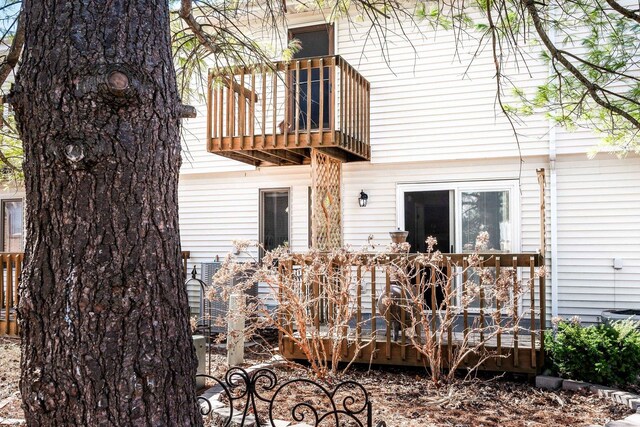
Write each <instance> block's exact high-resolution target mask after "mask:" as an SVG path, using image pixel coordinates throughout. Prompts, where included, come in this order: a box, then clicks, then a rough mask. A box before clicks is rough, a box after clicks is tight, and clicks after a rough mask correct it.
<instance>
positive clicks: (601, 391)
mask: <svg viewBox="0 0 640 427" xmlns="http://www.w3.org/2000/svg"><path fill="white" fill-rule="evenodd" d="M589 391H590V392H591V393H593V394H597V395H598V396H600V397H610V396H611V394H612V393H614V392H616V391H620V390H618V389H615V388H611V387H607V386H604V385H598V384H591V385H590V386H589Z"/></svg>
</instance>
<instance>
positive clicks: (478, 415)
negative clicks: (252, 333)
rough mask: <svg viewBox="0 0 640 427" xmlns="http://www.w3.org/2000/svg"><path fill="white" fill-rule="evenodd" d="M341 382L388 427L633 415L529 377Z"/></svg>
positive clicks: (302, 395)
mask: <svg viewBox="0 0 640 427" xmlns="http://www.w3.org/2000/svg"><path fill="white" fill-rule="evenodd" d="M277 374H278V376H279V381H280V383H282V382H283V381H285V380H289V379H293V378H300V377H305V376H307V375H308V370H307V369H306V368H304V367H300V366H289V367H282V368H278V369H277ZM341 380H342V381H345V380H354V381H357V382H359V383H360V384H362V385H363V386H364V387H365V388H366V390H367V391H368V392H369V395H370V399H371V400H372V403H373V415H374V419H375V420H376V421H379V420H384V421H386V422H387V425H388V426H389V427H430V426H456V427H463V426H474V427H476V426H478V427H480V426H505V427H508V426H587V425H594V424H595V425H604V424H605V423H606V422H607V421H610V420H612V419H621V418H624V417H625V416H627V415H629V414H630V413H631V410H630V409H629V408H627V407H625V406H622V405H618V404H613V403H611V401H609V400H606V399H603V398H599V397H597V396H594V395H592V394H589V393H574V392H565V391H557V392H547V391H541V390H539V389H537V388H535V387H532V386H531V385H530V384H529V383H528V382H527V381H526V378H510V377H500V378H489V377H485V378H478V379H475V380H472V381H467V382H462V381H460V382H457V383H455V384H453V385H452V386H451V387H441V388H436V387H434V386H433V385H432V384H431V383H430V382H429V380H428V378H427V376H426V374H425V373H424V371H422V372H421V371H420V370H407V369H402V370H399V369H396V368H394V369H375V370H370V371H369V370H366V369H362V368H361V369H358V368H356V369H354V370H352V371H350V373H349V374H347V375H346V376H345V377H344V378H341ZM287 395H288V397H287V399H286V400H288V403H289V405H292V404H295V403H297V402H300V401H308V402H314V403H315V404H320V401H321V400H320V399H318V398H317V396H318V393H317V391H312V390H311V389H309V390H299V391H298V392H297V393H296V392H294V393H287ZM281 406H283V407H287V405H286V404H285V405H281ZM290 407H291V406H289V408H290ZM279 415H281V416H286V415H288V414H287V413H280V414H279ZM284 419H287V420H290V418H284Z"/></svg>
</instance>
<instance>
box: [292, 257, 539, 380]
mask: <svg viewBox="0 0 640 427" xmlns="http://www.w3.org/2000/svg"><path fill="white" fill-rule="evenodd" d="M470 256H471V255H470V254H443V257H442V260H441V261H440V262H439V264H438V268H437V270H436V271H435V272H434V271H433V270H431V271H428V270H430V269H431V268H432V267H426V268H425V267H424V266H423V264H421V262H422V261H420V259H419V257H416V256H415V255H397V254H389V256H388V257H387V256H385V257H381V256H379V254H378V255H372V254H362V255H360V256H358V257H357V258H355V259H354V258H349V260H348V261H346V263H345V261H344V258H339V257H336V258H332V259H329V257H327V259H326V260H325V261H326V263H328V264H329V265H331V266H332V268H330V269H327V270H323V271H324V272H323V273H319V274H320V275H321V276H319V275H318V274H317V273H315V271H317V264H315V263H314V262H312V261H311V260H310V259H309V258H308V257H307V256H306V255H302V254H300V255H294V256H293V257H292V260H288V261H285V262H284V265H282V266H281V268H280V270H279V271H280V279H279V283H280V286H281V287H282V286H283V284H285V285H284V286H291V285H292V284H293V287H296V288H299V289H300V295H302V298H303V299H304V300H305V302H304V307H305V309H306V310H309V314H308V316H309V319H310V320H309V321H308V322H307V323H306V324H305V325H304V329H305V330H306V331H307V334H310V336H321V337H325V338H323V339H325V340H326V341H327V342H326V343H325V344H324V348H327V349H331V348H332V345H331V342H332V341H335V340H336V335H335V334H338V333H339V331H340V328H341V327H342V326H340V325H344V328H345V330H347V329H348V330H349V332H348V333H346V334H343V335H340V336H341V337H346V338H338V340H342V339H344V343H343V344H342V345H341V350H340V351H341V353H342V354H341V356H340V359H341V360H342V361H343V362H347V363H349V362H352V361H354V362H356V363H358V362H359V363H367V364H369V363H373V364H386V365H389V364H391V365H410V366H424V364H425V363H426V362H425V356H424V355H423V354H421V352H419V351H417V349H416V346H415V344H414V343H412V341H411V339H410V337H409V333H413V334H415V335H414V336H417V340H418V342H426V341H427V339H428V338H429V337H427V335H426V334H430V335H431V337H433V338H432V340H433V341H432V342H435V343H436V345H439V346H440V347H442V351H441V357H442V358H443V359H444V360H442V366H444V367H448V366H451V363H452V357H453V355H454V354H456V352H457V351H458V350H459V348H460V346H461V345H463V344H461V343H467V345H468V344H469V343H475V344H476V345H481V347H479V348H481V349H482V350H483V352H484V356H485V357H486V359H484V358H483V359H482V363H481V366H480V369H484V370H494V371H496V370H497V371H511V372H521V373H535V372H539V371H540V369H541V367H542V365H543V363H544V331H545V327H546V310H545V307H546V302H545V292H546V284H545V275H544V273H543V271H539V269H540V267H542V266H543V265H544V261H545V260H544V257H543V256H541V255H540V254H537V253H518V254H515V253H513V254H512V253H490V254H480V258H479V260H480V261H479V262H476V263H475V264H474V267H473V268H468V266H469V265H470V264H469V262H470V258H469V257H470ZM400 257H403V260H402V262H398V261H396V260H398V259H399V258H400ZM398 265H402V266H403V267H402V268H403V269H409V270H412V271H413V272H414V273H415V277H412V279H411V283H412V284H411V285H408V284H399V283H398V282H395V283H396V284H398V285H399V286H401V287H402V288H403V295H410V294H411V291H410V290H409V289H408V288H407V286H411V287H413V286H417V285H418V284H419V283H422V284H423V285H422V287H419V288H418V289H420V292H419V293H418V296H417V302H416V299H413V300H410V301H412V302H411V303H409V304H408V305H407V304H405V305H404V307H409V308H406V311H405V309H404V308H403V309H401V314H400V316H401V319H402V323H404V324H405V326H404V327H403V328H402V330H401V332H400V336H399V338H398V339H397V340H393V339H392V325H391V317H390V314H389V313H390V311H389V310H387V312H386V314H380V313H378V308H377V307H376V305H377V302H378V299H379V298H380V297H381V296H386V301H390V300H391V294H390V291H391V285H392V284H394V276H396V274H397V271H398V270H397V268H398ZM344 268H346V269H347V270H348V271H350V272H349V273H347V274H346V276H348V278H347V279H345V273H344V272H343V273H336V272H339V271H340V270H341V269H344ZM480 270H482V271H483V274H490V275H492V277H494V278H497V277H502V278H503V279H504V278H506V279H505V282H503V283H501V284H500V285H499V286H501V287H500V288H498V287H496V286H498V285H497V282H495V281H494V283H493V284H486V283H483V281H482V280H475V279H474V278H473V275H475V274H476V273H479V272H480ZM326 271H331V273H329V276H330V277H327V276H322V275H323V274H326ZM334 274H336V275H334ZM340 274H342V276H339V275H340ZM436 275H437V276H438V277H439V279H438V282H437V283H436V282H435V280H436V279H435V277H436ZM458 279H459V280H458ZM414 280H415V282H414ZM345 283H348V284H347V285H346V286H349V290H348V292H349V293H350V294H351V295H352V296H351V298H350V299H348V300H347V298H346V297H344V295H345V294H344V292H345V291H346V290H345V289H344V288H343V289H340V290H338V291H337V292H336V290H335V289H333V290H330V289H326V287H330V286H345ZM413 283H415V285H413ZM472 284H473V286H472ZM440 286H450V287H451V288H450V292H444V293H441V291H444V290H443V289H440V290H438V287H440ZM502 286H506V289H505V288H502ZM465 287H474V288H476V287H477V288H478V289H479V291H478V290H476V291H475V292H477V295H476V298H475V300H472V299H469V298H467V297H465V295H468V292H472V291H471V290H470V289H468V290H465ZM281 289H282V288H281ZM497 289H504V290H505V291H506V292H507V296H506V297H505V296H504V295H503V296H502V300H500V299H498V298H496V295H497V294H496V293H495V291H496V290H497ZM423 291H424V294H422V295H420V293H421V292H423ZM280 292H282V291H280ZM327 295H339V296H340V298H343V299H344V304H348V306H349V307H351V308H350V309H349V313H350V314H348V316H351V317H350V318H349V319H345V318H344V313H345V310H344V309H343V308H339V307H337V306H338V305H339V304H340V303H341V302H340V301H336V300H335V299H331V298H329V297H328V296H327ZM444 295H447V296H448V297H445V296H444ZM415 297H416V293H415V288H414V289H413V298H415ZM403 298H404V297H403ZM406 298H409V297H406ZM446 298H450V300H447V299H446ZM439 299H441V300H439ZM469 301H471V302H469ZM500 301H502V303H501V302H500ZM285 305H286V304H285ZM447 305H450V306H451V309H450V311H449V312H447V314H446V316H453V317H450V319H451V321H450V323H447V322H445V321H444V320H446V319H444V316H445V315H443V314H442V313H443V311H442V310H443V308H444V307H446V306H447ZM417 306H420V307H421V308H420V309H417ZM409 310H411V311H412V312H414V315H413V316H414V317H413V322H416V319H420V318H422V319H426V320H425V321H423V322H422V323H420V322H417V323H412V320H410V319H411V318H412V316H411V314H410V313H408V311H409ZM416 310H417V311H416ZM336 313H339V314H336ZM340 316H343V317H340ZM294 318H295V316H294V315H293V314H292V315H288V314H287V313H283V314H282V315H281V319H282V321H283V322H284V328H285V329H287V330H289V331H291V332H292V334H293V335H294V336H295V334H299V332H296V330H297V329H296V324H295V322H294V321H293V320H292V319H294ZM287 322H289V323H287ZM412 325H413V332H409V333H408V331H410V330H411V329H412V327H411V326H412ZM442 325H444V326H442ZM420 328H423V329H420ZM421 340H422V341H421ZM294 341H295V340H294V339H291V338H290V336H287V335H285V334H282V333H281V334H280V349H281V351H282V352H283V355H284V356H285V357H286V358H293V359H304V358H305V354H304V353H303V352H302V351H301V349H300V348H299V347H298V346H297V345H295V344H294ZM356 352H357V354H356ZM479 357H480V355H479V354H477V353H476V354H469V355H468V356H467V358H466V359H465V361H464V364H463V365H462V366H458V367H460V368H464V367H469V366H475V364H476V363H480V362H479V361H478V358H479Z"/></svg>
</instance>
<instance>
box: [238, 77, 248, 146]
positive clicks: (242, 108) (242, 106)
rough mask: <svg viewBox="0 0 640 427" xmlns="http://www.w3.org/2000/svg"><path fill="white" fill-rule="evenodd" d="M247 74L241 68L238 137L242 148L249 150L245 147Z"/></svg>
mask: <svg viewBox="0 0 640 427" xmlns="http://www.w3.org/2000/svg"><path fill="white" fill-rule="evenodd" d="M245 73H246V69H245V68H244V67H240V88H239V89H240V90H239V91H238V136H239V137H240V138H241V139H240V141H241V142H242V145H241V146H242V148H243V149H245V150H246V149H247V147H246V145H245V140H244V136H245V133H246V132H245V130H246V128H245V126H246V122H247V103H246V101H245V95H244V91H245V88H244V75H245Z"/></svg>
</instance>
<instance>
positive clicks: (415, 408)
mask: <svg viewBox="0 0 640 427" xmlns="http://www.w3.org/2000/svg"><path fill="white" fill-rule="evenodd" d="M264 358H265V356H264V355H258V354H251V353H250V354H249V355H248V358H247V359H248V360H247V362H248V363H247V366H248V365H250V364H252V363H258V362H260V361H263V360H264ZM224 363H225V362H224V354H223V352H222V351H217V352H214V354H213V355H212V367H213V372H212V373H213V374H214V375H215V376H221V374H223V373H224V371H225V370H226V366H225V365H224ZM19 365H20V351H19V345H18V342H17V341H16V340H9V339H2V338H0V405H3V403H4V406H3V407H1V408H0V419H1V418H3V417H5V418H23V414H22V411H21V409H20V403H19V391H18V379H19V371H20V369H19V367H20V366H19ZM276 374H277V375H278V379H279V382H280V383H282V382H284V381H286V380H289V379H294V378H304V377H308V376H309V375H310V374H309V371H308V369H307V368H306V367H304V366H301V365H295V364H289V365H287V366H282V367H278V368H276ZM341 380H342V381H344V380H354V381H357V382H359V383H361V384H362V385H363V386H364V387H365V388H366V389H367V391H368V392H369V395H370V399H371V401H372V403H373V413H374V419H375V420H376V421H377V420H385V421H386V422H387V425H388V426H389V427H430V426H457V427H463V426H474V427H476V426H478V427H481V426H505V427H510V426H587V425H594V424H595V425H604V423H606V422H607V421H609V420H612V419H621V418H624V417H625V416H626V415H628V414H630V413H631V411H630V410H629V409H628V408H626V407H625V406H622V405H618V404H613V403H611V402H610V401H609V400H606V399H602V398H599V397H597V396H594V395H591V394H587V393H579V392H575V393H574V392H564V391H557V392H546V391H541V390H538V389H536V388H535V387H532V386H531V385H529V384H528V383H527V381H526V378H512V377H500V378H490V377H483V378H478V379H475V380H473V381H469V382H457V383H455V384H454V385H452V386H451V387H448V388H447V387H445V388H440V389H437V388H436V387H434V386H433V385H432V384H431V383H430V382H429V380H428V378H427V375H426V373H425V372H424V370H416V369H412V370H407V369H397V368H393V369H375V370H373V369H372V370H368V369H366V368H358V367H356V368H354V369H352V370H351V371H350V372H349V373H348V374H347V375H346V376H345V377H343V378H341ZM325 386H326V387H327V388H331V387H332V385H331V384H325ZM7 399H10V400H9V402H8V403H7ZM300 401H307V402H313V403H316V402H317V404H319V405H321V403H320V399H319V398H318V393H317V390H312V389H310V388H306V387H300V388H296V389H294V390H293V391H290V392H287V393H286V396H285V397H284V400H283V401H282V402H281V408H282V409H281V413H279V414H278V416H279V417H282V418H284V419H287V418H286V415H290V414H288V413H287V411H289V410H290V408H291V406H290V405H294V404H295V403H298V402H300ZM287 404H288V405H289V406H287ZM287 408H289V409H287ZM289 419H290V418H289ZM0 425H2V424H1V423H0Z"/></svg>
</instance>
